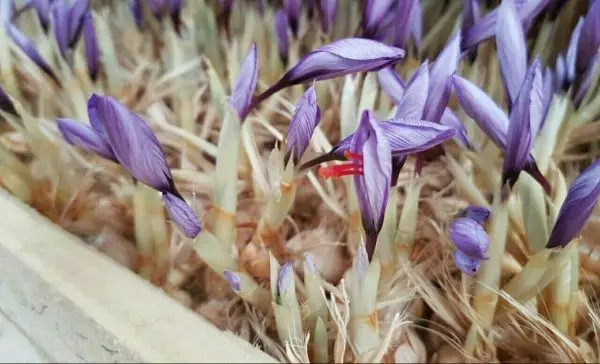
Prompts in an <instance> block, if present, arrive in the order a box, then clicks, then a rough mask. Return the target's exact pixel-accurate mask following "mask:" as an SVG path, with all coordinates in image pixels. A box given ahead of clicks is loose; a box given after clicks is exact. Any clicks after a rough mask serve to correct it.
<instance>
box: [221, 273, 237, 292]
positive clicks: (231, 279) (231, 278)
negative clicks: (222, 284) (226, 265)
mask: <svg viewBox="0 0 600 364" xmlns="http://www.w3.org/2000/svg"><path fill="white" fill-rule="evenodd" d="M223 276H225V280H226V281H227V283H229V286H230V287H231V289H233V290H234V291H235V292H239V291H240V276H239V274H237V273H235V272H231V271H228V270H226V271H225V272H223Z"/></svg>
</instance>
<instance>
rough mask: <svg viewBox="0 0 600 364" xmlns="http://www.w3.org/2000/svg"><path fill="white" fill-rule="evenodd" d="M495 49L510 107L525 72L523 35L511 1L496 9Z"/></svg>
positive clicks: (504, 2) (525, 58)
mask: <svg viewBox="0 0 600 364" xmlns="http://www.w3.org/2000/svg"><path fill="white" fill-rule="evenodd" d="M496 47H497V49H498V62H499V63H500V71H501V75H502V80H503V81H504V88H505V90H506V92H507V94H508V101H509V105H512V104H513V103H514V102H515V100H516V99H517V95H518V94H519V90H520V89H521V84H522V83H523V79H524V78H525V72H526V71H527V44H526V43H525V33H524V32H523V27H522V26H521V22H520V21H519V17H518V15H517V10H516V8H515V6H514V4H513V2H512V0H507V1H503V2H502V3H501V4H500V7H499V9H498V20H497V22H496ZM509 109H510V108H509Z"/></svg>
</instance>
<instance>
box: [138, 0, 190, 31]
mask: <svg viewBox="0 0 600 364" xmlns="http://www.w3.org/2000/svg"><path fill="white" fill-rule="evenodd" d="M142 1H146V4H147V5H148V7H149V8H150V12H151V13H152V15H153V16H154V17H155V18H156V19H157V20H159V21H161V20H162V19H163V18H164V17H165V16H169V17H170V18H171V20H172V21H173V25H174V26H175V31H176V32H177V33H180V30H181V9H183V6H184V1H183V0H129V9H130V10H131V13H132V15H133V20H134V21H135V24H136V25H137V27H138V28H139V29H142V28H143V26H144V24H143V20H144V19H143V17H144V14H143V9H142Z"/></svg>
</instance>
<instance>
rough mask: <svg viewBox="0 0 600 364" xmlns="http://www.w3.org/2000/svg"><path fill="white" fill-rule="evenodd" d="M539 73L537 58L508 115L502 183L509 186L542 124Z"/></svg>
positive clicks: (525, 161) (540, 77)
mask: <svg viewBox="0 0 600 364" xmlns="http://www.w3.org/2000/svg"><path fill="white" fill-rule="evenodd" d="M541 75H542V73H541V62H540V59H539V58H538V57H536V58H535V60H534V61H533V64H532V65H531V66H530V67H529V70H528V71H527V74H526V75H525V80H524V81H523V85H522V86H521V90H520V91H519V95H518V96H517V99H516V100H515V104H514V108H513V110H512V112H511V114H510V123H509V126H508V134H507V145H506V150H505V152H504V166H503V172H502V175H503V176H502V184H503V185H504V183H506V182H509V184H510V186H511V187H512V186H513V185H514V184H515V183H516V181H517V178H518V177H519V174H520V172H521V171H522V170H523V169H524V168H525V165H526V163H527V161H528V159H529V155H530V151H531V147H532V145H533V138H534V137H535V135H537V132H538V130H539V127H540V125H541V118H542V112H543V103H542V76H541Z"/></svg>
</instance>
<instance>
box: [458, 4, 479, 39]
mask: <svg viewBox="0 0 600 364" xmlns="http://www.w3.org/2000/svg"><path fill="white" fill-rule="evenodd" d="M479 18H481V9H479V0H463V12H462V30H463V33H465V32H466V31H467V30H468V29H470V28H471V27H472V26H473V25H475V23H477V22H478V21H479Z"/></svg>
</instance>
